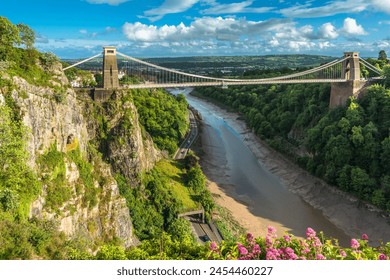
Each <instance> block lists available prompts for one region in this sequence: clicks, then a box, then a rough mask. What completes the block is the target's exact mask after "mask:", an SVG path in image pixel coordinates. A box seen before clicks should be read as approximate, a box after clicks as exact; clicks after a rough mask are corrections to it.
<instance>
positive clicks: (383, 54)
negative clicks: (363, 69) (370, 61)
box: [378, 50, 387, 61]
mask: <svg viewBox="0 0 390 280" xmlns="http://www.w3.org/2000/svg"><path fill="white" fill-rule="evenodd" d="M378 60H385V61H387V54H386V51H384V50H381V51H380V52H379V55H378Z"/></svg>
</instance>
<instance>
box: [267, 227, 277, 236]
mask: <svg viewBox="0 0 390 280" xmlns="http://www.w3.org/2000/svg"><path fill="white" fill-rule="evenodd" d="M267 229H268V234H269V235H274V234H276V229H275V228H274V227H273V226H268V228H267Z"/></svg>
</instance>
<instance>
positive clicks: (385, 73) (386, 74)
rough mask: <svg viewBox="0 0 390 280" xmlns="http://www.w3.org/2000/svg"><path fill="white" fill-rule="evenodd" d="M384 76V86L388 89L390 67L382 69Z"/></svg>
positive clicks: (389, 84) (386, 66) (389, 85)
mask: <svg viewBox="0 0 390 280" xmlns="http://www.w3.org/2000/svg"><path fill="white" fill-rule="evenodd" d="M382 73H383V76H384V77H385V81H384V84H385V86H386V87H387V88H389V87H390V65H385V66H384V67H383V69H382Z"/></svg>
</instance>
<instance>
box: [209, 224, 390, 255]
mask: <svg viewBox="0 0 390 280" xmlns="http://www.w3.org/2000/svg"><path fill="white" fill-rule="evenodd" d="M368 242H369V239H368V236H367V235H366V234H363V235H362V237H361V239H351V244H350V247H347V248H342V247H341V246H339V244H338V240H336V239H327V238H325V237H324V235H323V233H322V232H320V233H319V234H317V232H316V231H315V230H313V229H312V228H307V230H306V238H305V239H303V240H302V239H299V238H296V237H294V236H293V235H291V234H285V235H284V236H283V237H280V238H278V237H277V235H276V230H275V228H273V227H272V226H269V227H268V233H267V235H266V236H265V237H264V238H263V237H258V238H254V236H253V235H252V234H251V233H248V234H247V235H246V236H245V237H242V238H241V240H240V241H239V242H230V243H228V242H224V241H222V242H221V244H219V245H218V244H216V243H215V242H211V243H210V248H209V252H208V254H207V257H208V258H209V259H238V260H390V242H388V243H387V244H382V245H381V246H379V247H371V246H370V245H369V244H368Z"/></svg>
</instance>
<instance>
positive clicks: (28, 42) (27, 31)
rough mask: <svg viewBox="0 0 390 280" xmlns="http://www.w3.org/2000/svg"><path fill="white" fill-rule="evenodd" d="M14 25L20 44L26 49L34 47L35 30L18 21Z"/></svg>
mask: <svg viewBox="0 0 390 280" xmlns="http://www.w3.org/2000/svg"><path fill="white" fill-rule="evenodd" d="M16 26H17V28H18V29H19V37H20V44H23V45H24V46H25V47H26V48H27V49H32V48H34V43H35V32H34V31H33V30H32V29H31V28H30V27H29V26H27V25H25V24H23V23H18V24H17V25H16Z"/></svg>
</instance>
